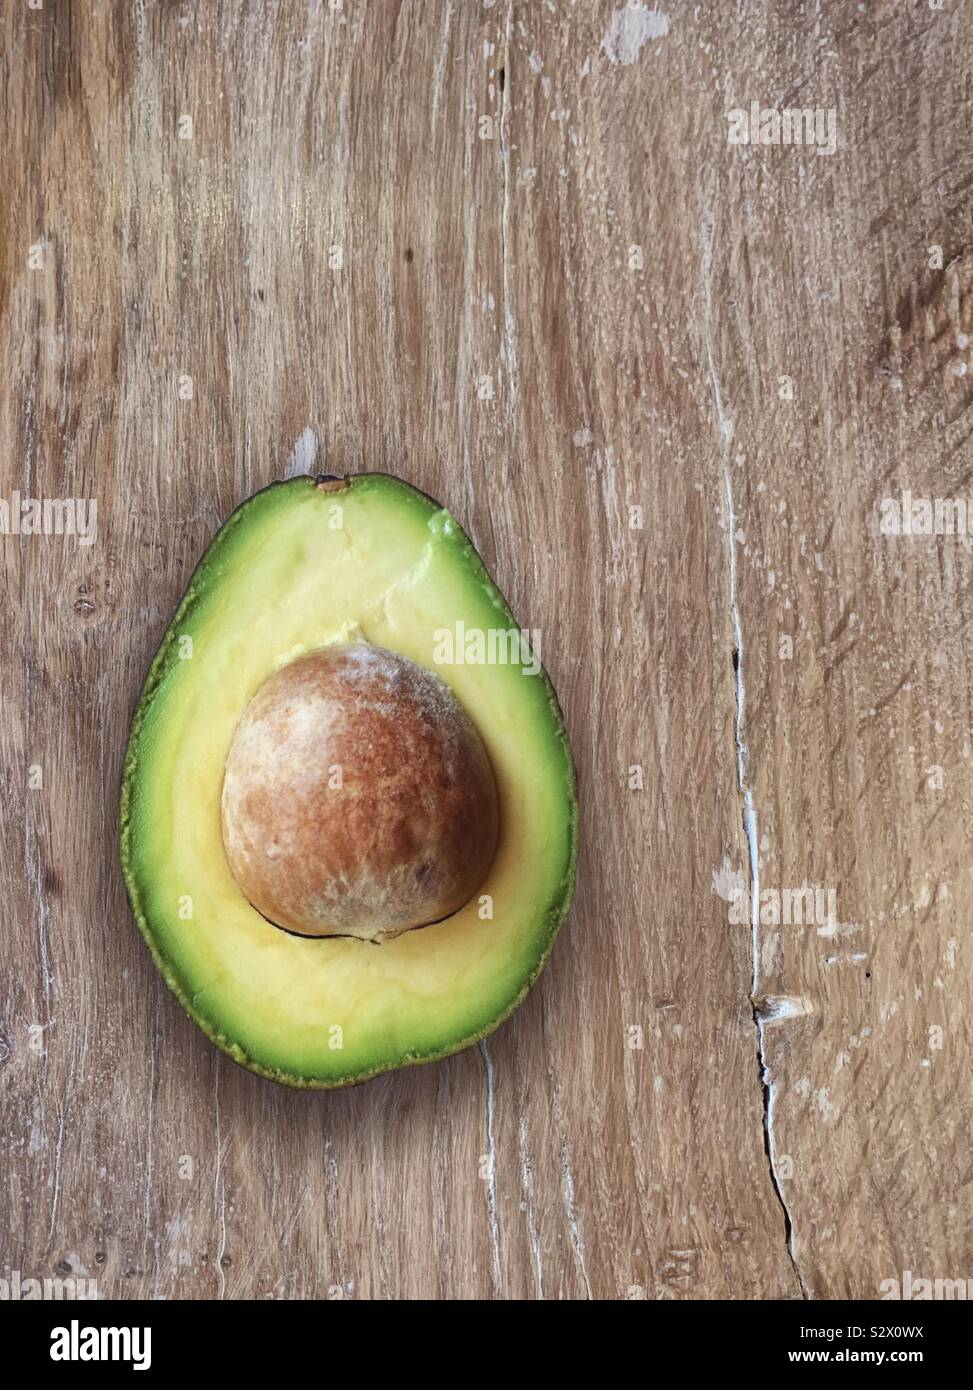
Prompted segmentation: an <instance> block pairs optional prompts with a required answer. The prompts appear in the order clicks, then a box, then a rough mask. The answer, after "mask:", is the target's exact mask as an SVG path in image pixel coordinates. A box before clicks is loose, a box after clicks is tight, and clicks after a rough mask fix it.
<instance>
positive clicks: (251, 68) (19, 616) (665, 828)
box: [0, 0, 973, 1299]
mask: <svg viewBox="0 0 973 1390" xmlns="http://www.w3.org/2000/svg"><path fill="white" fill-rule="evenodd" d="M660 3H662V0H660ZM663 8H664V9H665V11H666V21H667V22H665V23H664V22H663V21H662V19H661V18H659V17H658V16H656V17H654V18H651V19H647V18H646V17H645V15H644V14H643V15H641V16H636V17H635V18H632V16H631V15H629V16H624V15H623V16H621V17H620V18H619V17H618V16H617V15H616V10H617V7H616V6H614V5H613V4H612V3H611V0H606V2H605V3H602V2H601V0H599V3H595V4H590V5H581V4H569V3H567V0H557V3H553V2H552V3H549V4H534V3H526V0H513V2H512V3H509V4H505V3H503V0H500V2H499V3H496V4H481V3H478V0H466V2H464V3H460V0H441V2H439V0H437V2H435V3H434V0H424V2H422V3H420V2H419V0H417V2H416V3H398V2H397V0H385V2H384V3H373V4H370V5H368V6H367V7H366V6H365V5H363V4H360V3H356V2H355V0H344V3H343V5H338V6H336V7H332V6H330V5H329V4H328V3H326V0H321V3H318V2H317V0H312V3H309V4H304V3H295V4H293V5H290V4H288V5H286V6H285V5H283V4H280V5H257V4H250V3H244V0H233V2H231V0H227V3H223V4H219V5H211V6H210V5H206V6H189V5H186V6H182V5H180V4H168V3H165V4H163V3H160V2H159V0H157V3H150V2H149V0H141V2H140V3H135V4H132V5H122V4H108V3H100V4H93V5H81V4H73V5H72V4H69V3H66V0H44V6H43V8H42V9H32V8H30V7H29V6H28V5H27V4H26V3H20V2H19V0H13V2H12V3H10V4H8V5H7V6H5V7H4V12H3V17H2V25H3V30H2V61H0V83H2V88H0V120H2V125H3V136H4V138H3V142H2V149H3V154H2V156H0V159H2V187H3V198H2V201H0V315H2V323H0V383H2V384H0V439H2V446H3V447H2V455H0V459H2V474H0V489H2V490H0V496H4V497H6V498H8V499H9V498H10V497H11V494H12V492H13V491H14V490H15V489H19V490H20V491H21V492H22V493H23V494H25V495H31V496H36V497H48V498H71V497H76V498H93V499H95V500H96V501H97V506H98V513H97V524H98V530H97V542H96V544H94V545H92V546H90V547H83V546H79V545H78V544H77V541H76V540H75V539H74V538H70V537H45V536H37V537H23V536H21V537H16V536H6V537H3V538H2V546H3V581H4V602H5V613H6V622H5V623H4V624H3V627H2V630H0V647H2V666H0V683H2V709H3V718H2V721H0V749H2V767H3V779H2V797H3V823H4V849H5V852H4V855H3V857H2V860H0V892H2V898H3V902H4V904H5V908H6V912H5V932H6V942H5V949H4V951H3V958H2V967H0V968H2V976H0V1106H2V1135H3V1144H4V1154H5V1162H4V1165H3V1176H2V1186H0V1194H2V1195H0V1276H4V1277H5V1276H6V1271H8V1270H13V1269H18V1270H20V1271H22V1272H23V1274H24V1276H25V1277H26V1276H28V1275H33V1276H40V1277H42V1276H44V1275H48V1274H54V1273H55V1272H58V1271H60V1272H61V1273H66V1272H68V1271H75V1272H77V1273H87V1274H88V1275H89V1276H95V1277H97V1278H98V1280H99V1284H100V1287H101V1290H102V1293H103V1294H104V1295H106V1296H136V1297H152V1296H165V1297H169V1298H208V1297H228V1298H238V1297H252V1296H258V1297H259V1296H274V1297H311V1296H313V1297H332V1298H336V1297H356V1298H404V1297H425V1298H471V1297H484V1298H540V1297H543V1298H599V1299H604V1298H609V1299H611V1298H628V1297H646V1298H687V1297H691V1298H703V1297H714V1296H730V1297H751V1298H771V1297H785V1298H800V1297H802V1296H807V1297H829V1296H830V1297H843V1296H848V1295H861V1296H866V1297H873V1296H875V1295H876V1294H877V1293H878V1286H879V1283H880V1281H881V1280H882V1279H884V1278H889V1277H898V1276H899V1275H900V1272H901V1271H903V1270H906V1269H910V1270H912V1271H914V1272H916V1273H921V1274H924V1275H926V1276H928V1277H944V1278H947V1277H952V1278H960V1277H966V1276H967V1275H968V1274H969V1273H970V1266H971V1256H973V1231H971V1226H970V1219H969V1214H968V1213H969V1203H968V1201H967V1200H966V1192H967V1189H968V1184H969V1173H968V1167H969V1158H968V1150H969V1143H968V1133H969V1122H970V1089H969V1081H968V1077H969V1075H970V1062H971V1057H970V1051H971V1035H970V1024H969V1022H968V1017H969V1010H970V1001H971V991H973V962H971V959H970V943H969V928H968V924H967V915H966V911H965V904H966V900H967V898H968V895H969V890H970V888H971V886H973V885H971V883H970V869H969V867H968V864H969V860H970V853H969V852H970V847H971V846H970V806H971V801H973V769H971V762H973V755H971V748H970V734H969V729H970V704H971V696H970V690H971V675H973V672H971V667H970V644H969V639H968V623H969V619H970V616H971V612H973V608H971V604H973V597H971V595H973V588H971V585H970V579H969V565H970V548H969V545H968V544H964V543H963V542H961V541H957V540H955V539H953V538H934V539H930V540H925V541H923V540H919V539H916V538H912V539H909V538H898V539H891V538H889V537H886V536H883V535H881V534H880V533H879V528H878V516H879V507H880V501H881V499H882V498H883V497H884V496H887V495H898V493H899V492H900V491H901V490H902V489H903V488H911V489H912V491H913V492H914V493H915V494H917V495H924V496H932V497H952V496H965V495H968V494H973V487H970V476H971V469H970V457H971V456H970V444H969V442H968V441H969V436H970V433H971V421H970V403H971V395H970V387H969V386H968V384H967V382H968V381H969V377H966V376H963V375H960V374H959V373H958V371H957V369H956V363H957V361H968V359H969V353H968V352H966V351H965V349H963V348H961V347H959V346H958V345H957V344H958V343H959V342H960V341H962V340H961V339H957V334H958V333H961V332H963V331H965V332H966V333H968V334H969V335H970V336H973V328H971V327H970V321H971V320H973V311H971V309H970V298H969V296H970V288H971V285H970V282H971V279H973V274H971V271H970V260H969V259H968V255H967V238H968V235H969V230H968V229H969V213H970V197H969V190H970V187H973V167H971V155H970V151H969V142H968V138H967V131H968V114H969V113H968V109H967V106H968V91H969V84H970V76H971V71H970V68H971V56H973V47H971V42H970V36H969V33H968V30H967V29H966V28H964V25H963V21H962V15H961V7H959V6H953V5H951V4H950V3H949V0H947V3H946V5H945V6H944V9H943V10H941V11H936V10H933V9H931V8H927V7H925V6H921V5H915V6H903V5H900V4H894V3H892V0H887V3H886V2H883V0H878V2H877V3H875V4H870V5H869V6H868V7H867V8H866V7H863V6H859V5H858V4H855V3H851V0H840V3H830V4H829V3H820V4H818V5H816V6H802V5H798V4H796V3H790V0H786V2H784V0H782V2H781V3H776V4H773V3H770V0H757V3H751V4H747V5H746V6H742V5H741V6H735V5H732V6H731V5H720V6H705V7H703V6H693V5H690V4H688V3H683V0H671V3H663ZM613 16H615V17H614V18H613ZM751 101H757V102H759V103H761V105H763V106H778V105H788V104H790V105H798V104H799V105H801V106H812V107H824V108H831V107H833V108H836V110H837V117H838V145H837V149H836V151H835V153H834V154H833V155H828V156H826V157H819V156H817V155H816V154H815V153H814V152H813V151H808V150H802V149H795V148H786V147H767V148H762V147H758V148H750V147H736V146H731V145H729V144H728V141H727V118H726V112H727V110H729V109H730V108H732V107H737V106H741V107H744V106H748V105H749V103H750V102H751ZM187 117H188V118H190V120H191V128H190V126H189V125H187V123H186V118H187ZM186 137H188V138H186ZM931 246H941V247H942V248H943V250H944V256H943V269H941V270H940V269H934V268H931V266H930V254H929V251H928V248H929V247H931ZM38 252H39V254H38ZM932 259H933V260H934V259H935V257H933V258H932ZM785 378H786V379H788V380H789V381H790V382H791V383H792V384H793V391H792V392H791V393H790V394H789V392H788V388H786V387H782V380H783V379H785ZM188 381H191V395H190V393H189V388H188V386H187V382H188ZM782 392H783V394H782ZM289 461H290V463H289ZM288 466H290V467H291V468H294V467H297V468H301V467H306V466H310V467H311V468H314V467H317V468H320V469H325V468H326V470H327V471H329V472H334V473H344V472H353V471H358V470H361V469H385V470H388V471H390V472H395V473H398V474H401V475H402V476H403V477H405V478H406V479H408V480H409V481H410V482H412V483H414V484H415V485H417V486H418V487H420V488H422V489H424V490H425V491H427V492H429V493H430V494H432V495H433V496H435V497H437V498H439V499H440V500H442V501H443V502H444V503H445V504H446V505H447V506H448V507H449V508H450V509H451V510H452V511H453V512H454V513H455V514H456V515H457V517H458V518H459V519H460V520H461V522H462V523H463V525H464V526H465V527H466V529H467V530H468V531H469V533H470V534H471V536H472V538H473V540H474V542H475V544H476V545H477V547H478V549H479V550H480V553H481V554H482V556H483V558H484V560H485V562H486V564H487V566H488V568H489V569H490V570H491V572H492V573H493V574H494V576H495V577H496V579H497V581H498V583H499V585H500V587H501V589H502V590H503V591H504V592H505V594H506V595H507V596H508V598H509V600H510V602H511V605H512V608H513V611H514V613H515V614H516V615H517V617H518V619H519V620H520V621H521V622H522V623H523V624H524V625H525V626H529V627H532V628H534V627H536V628H539V629H540V630H541V633H542V652H543V656H544V660H545V663H546V665H547V666H548V669H549V670H550V672H551V675H552V678H553V680H554V683H555V686H556V688H557V690H558V692H559V694H560V696H561V700H562V704H563V706H564V709H565V715H566V719H567V723H568V727H569V732H570V735H571V739H572V744H573V747H574V750H575V755H576V758H577V762H578V768H579V778H580V789H581V797H582V822H583V823H582V858H581V864H580V873H579V883H578V892H577V898H576V903H575V907H574V908H573V910H572V912H571V915H570V917H569V918H568V921H567V923H566V925H565V927H564V929H563V931H562V935H561V937H560V939H559V942H558V945H557V947H556V949H555V952H554V955H553V957H552V960H551V962H550V964H549V966H548V968H547V970H546V971H545V973H544V975H543V977H542V979H541V981H540V982H539V984H538V985H537V987H536V988H535V989H534V990H533V992H532V993H531V995H530V996H529V998H528V1000H527V1002H526V1003H525V1004H524V1006H523V1007H522V1008H521V1009H520V1011H519V1012H518V1013H517V1014H516V1015H515V1016H514V1018H513V1019H512V1020H511V1021H510V1022H508V1023H507V1024H506V1025H504V1027H503V1028H502V1029H501V1030H500V1031H499V1032H497V1033H496V1034H495V1035H493V1036H492V1037H491V1038H489V1039H488V1040H487V1041H486V1042H485V1043H484V1044H482V1045H481V1046H480V1047H479V1048H476V1049H472V1050H470V1051H468V1052H466V1053H464V1054H462V1055H460V1056H458V1057H455V1058H452V1059H450V1060H449V1061H447V1062H445V1063H441V1064H437V1065H432V1066H426V1067H421V1068H416V1069H412V1070H409V1071H405V1072H400V1073H396V1074H392V1075H388V1076H385V1077H382V1078H380V1079H378V1080H376V1081H373V1082H370V1083H368V1084H367V1085H365V1086H363V1087H360V1088H357V1089H354V1090H352V1091H349V1092H341V1093H335V1094H332V1095H329V1094H316V1095H305V1094H297V1093H291V1092H288V1091H286V1090H283V1089H281V1088H279V1087H276V1086H274V1085H273V1084H271V1083H268V1082H265V1081H262V1080H260V1079H259V1078H257V1077H255V1076H252V1075H250V1074H248V1073H245V1072H243V1071H241V1070H240V1069H239V1068H237V1067H235V1066H234V1065H233V1064H232V1063H231V1062H229V1061H228V1060H227V1059H226V1058H224V1057H222V1056H221V1055H220V1054H218V1053H217V1052H216V1051H215V1050H214V1049H213V1048H212V1047H211V1046H210V1045H209V1043H208V1042H207V1041H206V1039H205V1038H204V1037H203V1036H202V1035H201V1034H200V1033H199V1032H198V1031H197V1030H196V1029H195V1028H194V1027H193V1025H192V1024H191V1023H190V1022H189V1020H188V1019H187V1018H186V1017H185V1016H184V1015H183V1014H182V1012H181V1010H180V1009H179V1007H178V1005H177V1004H176V1002H175V1000H174V999H173V998H172V997H171V996H170V995H169V994H168V992H167V991H166V989H165V987H164V986H163V984H162V982H161V980H160V979H159V978H158V976H157V974H156V972H155V970H154V968H153V966H152V964H151V962H150V960H149V957H148V953H147V952H146V950H145V948H144V946H143V945H142V942H141V940H140V938H139V936H138V933H137V931H136V929H135V927H134V925H133V923H132V921H131V917H130V914H129V912H128V908H127V904H126V901H125V895H124V891H123V888H122V884H121V877H120V873H119V870H118V865H117V851H116V845H115V818H116V814H117V800H118V791H117V789H118V781H119V775H120V770H121V763H122V757H123V750H124V743H125V737H126V732H127V724H128V719H129V717H130V714H131V710H132V707H133V705H134V701H135V699H136V696H137V693H138V689H139V686H140V683H141V679H142V676H143V674H144V672H145V669H146V667H147V664H148V661H149V658H150V656H151V654H152V652H153V650H154V648H155V645H156V643H157V642H158V640H159V638H160V636H161V634H162V632H163V631H164V629H165V626H166V624H167V622H168V620H169V617H170V616H171V613H172V611H173V609H174V606H175V604H176V602H177V600H178V597H179V595H180V594H181V592H182V590H183V589H184V587H185V585H186V582H187V580H188V577H189V574H190V572H191V570H192V567H193V565H194V563H195V561H196V559H197V558H198V557H199V555H200V553H201V552H202V550H203V548H204V547H205V545H206V543H207V541H208V540H209V539H210V537H211V536H212V534H213V532H214V531H215V529H216V528H217V527H218V525H219V524H220V522H221V521H222V520H223V519H224V518H225V517H226V516H227V515H228V513H229V512H230V511H231V510H232V508H233V507H234V506H235V505H236V504H237V503H238V502H239V501H240V500H242V498H244V497H245V496H246V495H248V494H249V493H250V492H251V491H253V490H254V489H256V488H258V487H261V486H263V485H265V484H266V483H268V482H269V481H271V480H272V479H273V478H275V477H279V476H281V475H282V474H283V473H284V472H285V470H286V469H287V468H288ZM633 508H634V509H637V508H640V509H641V513H640V514H639V513H638V512H637V511H633V510H632V509H633ZM640 515H641V519H642V522H643V524H642V525H641V526H639V525H638V520H639V516H640ZM782 636H785V637H790V638H791V639H792V641H793V651H792V653H791V655H790V656H789V657H788V656H785V657H784V659H782V655H781V654H782V651H784V650H785V649H786V644H783V646H782V644H781V637H782ZM738 745H740V746H738ZM633 767H641V768H642V769H643V773H644V785H643V786H642V788H641V789H638V788H637V787H633V786H632V785H631V784H632V782H633V780H637V779H635V778H633V774H632V769H633ZM932 768H938V769H940V774H939V775H937V774H935V773H932V772H930V769H932ZM38 770H39V774H38ZM38 780H40V781H41V785H36V784H37V782H38ZM748 805H749V806H750V807H751V808H752V813H753V818H752V821H751V822H750V825H749V829H750V839H751V840H752V843H753V846H754V857H753V864H751V857H750V846H749V844H748V834H747V828H748V827H747V825H746V824H745V818H744V812H745V809H746V807H747V806H748ZM752 868H755V869H756V873H757V890H758V893H763V892H764V891H766V890H770V891H772V892H773V891H781V892H783V891H786V890H793V889H797V888H800V887H801V886H802V885H804V884H810V885H820V886H821V887H823V888H826V889H833V890H834V892H835V894H836V899H837V904H838V909H837V910H838V919H839V923H838V925H837V926H836V927H835V928H834V930H830V929H827V928H826V932H825V933H824V934H822V932H821V931H820V930H819V929H818V925H811V926H805V927H788V926H784V925H780V926H777V925H774V924H773V922H769V921H764V922H761V921H759V920H758V921H757V923H756V925H752V924H750V923H744V924H741V925H734V924H732V923H731V922H730V921H729V920H728V918H729V915H730V914H729V911H728V906H729V905H728V902H727V898H728V897H729V896H730V894H731V893H732V891H733V889H734V887H739V888H742V889H743V891H744V892H745V893H749V892H750V890H751V888H752V886H753V885H752V877H751V873H752ZM936 1029H941V1030H942V1031H941V1033H937V1032H936V1031H935V1030H936Z"/></svg>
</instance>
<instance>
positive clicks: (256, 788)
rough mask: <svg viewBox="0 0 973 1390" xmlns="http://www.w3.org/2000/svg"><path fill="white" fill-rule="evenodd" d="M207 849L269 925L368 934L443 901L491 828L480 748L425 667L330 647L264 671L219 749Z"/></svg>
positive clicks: (475, 884)
mask: <svg viewBox="0 0 973 1390" xmlns="http://www.w3.org/2000/svg"><path fill="white" fill-rule="evenodd" d="M222 819H223V844H224V846H225V849H226V857H227V860H228V862H229V865H230V869H231V870H232V873H233V877H234V878H235V879H236V881H237V884H238V885H239V887H240V890H241V892H243V893H244V895H245V896H246V897H247V898H248V899H249V901H250V902H251V903H252V904H253V906H254V907H255V908H256V909H257V911H258V912H260V913H262V914H263V915H264V917H266V918H268V920H269V921H271V922H273V923H274V924H275V925H276V926H279V927H284V928H286V929H287V930H288V931H294V932H299V933H301V934H302V935H305V936H357V937H362V938H364V939H366V940H369V941H381V940H382V939H384V938H386V937H393V936H397V935H398V934H399V933H400V932H404V931H408V930H409V929H410V928H412V927H422V926H426V925H428V924H429V923H430V922H438V921H440V920H442V918H444V917H448V916H450V915H451V914H452V913H454V912H457V911H458V910H459V909H460V908H461V907H462V906H463V905H464V904H465V903H467V902H468V901H469V899H470V898H471V897H472V896H473V894H474V893H475V892H476V890H477V889H478V888H479V887H480V885H481V884H482V883H483V880H484V878H485V877H486V874H487V871H488V870H489V868H490V865H491V864H492V862H493V857H494V854H495V853H496V848H497V838H498V812H497V790H496V785H495V783H494V780H493V771H492V769H491V767H490V762H489V759H488V757H487V754H486V749H485V748H484V747H483V743H482V741H481V739H480V736H479V734H478V733H477V731H476V729H475V728H474V726H473V724H472V723H471V721H470V719H469V717H468V716H467V714H466V713H465V711H464V710H463V708H462V706H461V705H460V704H459V702H458V701H457V700H456V697H455V696H454V695H453V693H452V692H451V691H450V690H449V689H448V688H447V687H446V686H445V685H444V684H443V682H442V681H441V680H440V679H439V678H438V676H435V675H433V674H432V672H431V671H427V670H425V669H424V668H423V667H421V666H417V665H416V664H415V662H412V661H409V660H408V659H407V658H405V657H403V656H399V655H398V654H397V653H395V652H391V651H387V650H386V649H385V648H384V647H373V646H371V645H369V644H368V643H366V642H350V643H340V644H336V645H334V646H330V647H323V648H321V649H320V650H319V651H316V652H312V653H310V654H309V655H307V656H302V657H298V658H297V660H295V661H292V662H290V664H289V665H287V666H284V667H282V668H281V669H280V670H279V671H276V672H275V673H274V674H273V675H272V676H270V677H268V679H267V680H266V681H264V683H263V685H261V686H260V688H259V689H258V690H257V692H256V694H255V695H254V696H253V699H252V700H251V701H250V703H249V705H248V706H247V708H246V709H245V711H244V713H243V717H242V718H241V720H240V723H239V724H238V725H237V728H236V732H235V733H234V735H233V741H232V743H231V745H230V752H229V755H228V757H227V760H226V772H225V776H224V780H223V799H222Z"/></svg>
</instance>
